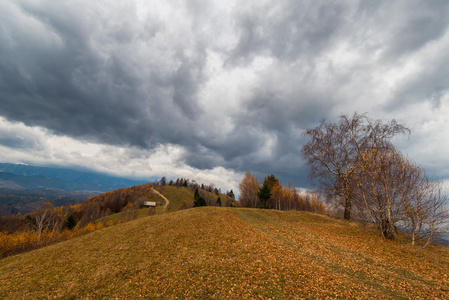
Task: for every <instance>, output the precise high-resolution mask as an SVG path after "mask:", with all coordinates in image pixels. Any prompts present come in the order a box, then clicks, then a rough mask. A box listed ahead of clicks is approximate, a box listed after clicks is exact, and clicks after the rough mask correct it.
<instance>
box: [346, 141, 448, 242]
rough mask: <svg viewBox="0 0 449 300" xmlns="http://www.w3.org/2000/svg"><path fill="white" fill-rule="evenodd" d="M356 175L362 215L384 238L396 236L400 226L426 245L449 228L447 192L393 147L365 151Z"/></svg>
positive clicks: (357, 201)
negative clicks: (448, 222)
mask: <svg viewBox="0 0 449 300" xmlns="http://www.w3.org/2000/svg"><path fill="white" fill-rule="evenodd" d="M354 179H355V180H354V182H355V184H354V186H353V187H352V190H353V192H354V200H355V201H356V204H357V206H358V212H359V215H360V216H362V217H364V218H365V219H368V220H371V221H372V222H373V223H374V224H375V225H376V226H377V228H378V229H379V230H380V232H381V233H382V235H383V236H384V237H385V238H394V237H395V235H396V232H397V229H398V226H400V227H401V228H403V229H405V230H406V231H407V232H408V233H410V235H411V239H412V244H413V245H414V244H415V241H416V240H417V239H426V243H425V245H424V247H425V246H426V245H427V244H428V243H429V241H430V240H431V239H432V238H434V237H436V236H437V235H438V233H442V232H444V231H446V230H447V225H446V224H447V223H446V222H447V220H449V211H448V207H447V205H448V204H449V203H448V194H447V192H445V191H444V190H443V189H442V187H441V184H440V183H435V182H433V181H431V180H429V179H428V178H427V176H426V175H425V173H424V171H423V169H422V168H420V167H419V166H418V165H416V164H414V163H412V162H411V161H410V160H409V159H407V158H406V157H404V156H403V155H402V154H401V152H400V151H398V150H396V149H395V148H394V147H383V148H377V147H375V148H372V149H369V150H367V151H365V152H363V153H362V155H361V157H360V159H359V161H358V164H357V171H356V172H355V173H354Z"/></svg>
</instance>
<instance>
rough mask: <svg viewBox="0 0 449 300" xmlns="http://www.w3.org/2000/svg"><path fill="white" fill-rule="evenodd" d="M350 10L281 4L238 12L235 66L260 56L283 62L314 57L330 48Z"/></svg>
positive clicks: (339, 5) (310, 3)
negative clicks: (274, 58)
mask: <svg viewBox="0 0 449 300" xmlns="http://www.w3.org/2000/svg"><path fill="white" fill-rule="evenodd" d="M347 9H348V7H347V6H346V5H345V4H343V3H337V2H333V3H328V2H322V3H320V2H316V1H300V2H298V1H281V2H276V4H273V3H270V4H266V5H258V6H256V8H255V7H251V8H247V9H243V10H242V8H241V7H238V8H236V10H238V13H237V16H236V26H237V29H236V31H237V32H239V41H238V44H237V45H236V47H235V48H234V49H233V50H232V52H231V56H230V60H229V61H231V62H233V63H241V62H247V61H251V60H252V59H253V58H254V56H256V55H269V56H274V57H276V58H278V59H280V60H287V61H291V60H295V59H297V58H298V57H306V58H309V59H310V58H312V57H313V56H314V55H318V54H319V53H321V52H323V51H325V50H326V49H327V48H328V47H330V46H331V45H332V43H333V41H334V40H335V39H336V37H337V36H338V33H339V29H341V28H342V26H343V25H344V23H345V22H346V21H345V13H346V11H347Z"/></svg>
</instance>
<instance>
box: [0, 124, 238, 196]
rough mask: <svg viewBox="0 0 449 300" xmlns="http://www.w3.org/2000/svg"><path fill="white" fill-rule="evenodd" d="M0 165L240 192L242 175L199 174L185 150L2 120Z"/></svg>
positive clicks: (219, 171)
mask: <svg viewBox="0 0 449 300" xmlns="http://www.w3.org/2000/svg"><path fill="white" fill-rule="evenodd" d="M0 151H1V155H0V161H1V162H8V163H23V164H29V165H36V166H63V167H72V168H84V169H88V170H91V171H93V172H101V173H106V174H110V175H115V176H120V177H128V178H134V179H144V180H145V179H149V178H154V177H156V178H160V177H162V176H165V177H167V178H172V179H176V178H181V177H182V178H187V179H190V180H196V181H197V182H199V183H204V184H211V183H212V184H214V185H215V186H216V187H217V188H221V189H222V191H223V192H226V190H231V189H233V190H234V191H236V190H237V189H238V183H239V181H240V179H241V177H242V174H238V173H236V172H234V171H232V170H227V169H225V168H223V167H216V168H213V169H211V170H198V169H195V168H192V167H190V166H188V165H186V164H185V163H184V162H183V161H182V156H183V154H184V149H183V148H182V147H181V146H178V145H160V146H158V147H156V148H155V149H153V150H145V149H139V148H136V147H120V146H112V145H107V144H100V143H92V142H86V141H81V140H76V139H73V138H70V137H67V136H59V135H55V134H53V133H51V132H50V131H48V130H46V129H44V128H41V127H37V126H26V125H24V124H23V123H20V122H15V123H13V122H9V121H8V120H6V119H4V118H2V117H0Z"/></svg>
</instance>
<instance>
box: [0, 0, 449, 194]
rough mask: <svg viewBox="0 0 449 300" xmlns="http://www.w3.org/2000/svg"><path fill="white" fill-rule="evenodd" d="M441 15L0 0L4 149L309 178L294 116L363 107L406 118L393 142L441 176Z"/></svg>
mask: <svg viewBox="0 0 449 300" xmlns="http://www.w3.org/2000/svg"><path fill="white" fill-rule="evenodd" d="M447 15H449V3H448V2H447V1H432V2H427V1H425V2H423V1H395V2H391V1H376V2H372V1H351V2H348V1H335V2H332V3H329V2H328V1H299V2H298V1H276V2H272V1H245V2H243V3H242V2H230V1H207V2H204V1H185V2H181V3H180V2H175V1H163V2H161V1H124V2H122V1H114V2H111V3H107V4H106V3H104V2H92V1H87V0H78V1H70V2H62V1H56V2H55V1H40V2H38V3H36V2H35V1H26V0H22V1H12V0H11V1H8V0H0V19H1V20H2V21H1V22H0V53H1V55H0V105H1V107H0V116H2V117H3V118H2V119H1V122H2V124H3V125H2V128H1V129H0V145H2V147H3V148H4V149H5V151H6V152H8V153H9V154H11V153H15V156H13V155H9V154H8V155H6V154H3V158H2V159H3V160H14V159H13V158H12V157H15V160H16V161H28V162H40V163H50V162H53V163H54V162H55V161H58V162H59V163H65V164H81V165H82V164H85V163H86V162H87V164H91V163H90V162H91V161H93V160H95V161H97V162H101V161H102V160H106V161H110V162H111V165H110V166H109V167H108V166H107V163H103V164H101V163H98V164H92V165H93V166H94V167H95V168H98V169H101V170H104V171H108V172H115V171H114V169H115V170H117V168H116V167H115V166H114V164H120V165H121V166H122V167H121V168H119V169H120V170H121V172H128V173H129V174H131V173H133V172H134V173H135V174H136V175H137V174H140V175H144V176H145V175H150V174H151V175H152V176H153V175H156V176H162V175H166V176H169V174H173V177H177V174H180V173H182V172H184V171H185V170H188V171H189V172H191V173H192V174H191V175H194V176H196V174H206V173H208V172H209V173H210V172H215V173H214V174H215V175H214V176H216V177H217V178H219V177H220V176H221V175H220V174H223V177H225V178H227V180H228V179H229V178H233V179H232V180H231V179H229V180H231V181H233V182H234V183H233V184H232V185H233V186H234V188H235V187H236V184H235V182H238V178H239V176H241V174H242V172H243V171H245V170H251V171H253V172H255V173H256V174H259V175H260V176H262V175H264V174H267V173H275V174H277V175H279V176H280V177H281V179H282V180H283V181H287V180H289V181H290V182H292V183H293V184H296V185H300V186H307V184H308V183H307V179H306V175H307V170H306V169H305V168H304V165H303V161H302V159H301V156H300V148H301V146H302V145H303V143H304V142H305V141H304V139H303V137H302V130H303V129H304V128H307V127H311V126H316V125H317V124H318V122H319V121H320V120H321V119H322V118H323V117H325V118H328V119H331V120H332V119H335V118H336V117H337V116H338V115H339V114H341V113H348V114H351V113H352V112H354V111H359V112H368V113H369V116H370V117H372V118H381V119H385V120H387V119H391V118H396V119H397V120H398V121H399V122H401V123H404V124H405V125H406V126H408V127H410V128H411V129H412V137H411V139H410V140H408V141H398V142H399V145H400V147H401V149H402V150H404V151H405V152H407V153H408V154H409V155H410V156H412V158H413V159H415V160H416V161H418V162H419V163H422V164H423V165H424V167H426V168H429V169H430V172H432V174H434V175H437V176H440V177H443V178H447V177H449V170H448V169H447V168H446V167H444V166H443V165H442V164H441V163H439V162H441V161H447V159H448V158H449V157H448V156H449V155H448V154H446V153H445V151H443V149H445V148H446V147H447V146H448V144H447V142H446V137H447V133H448V132H447V131H448V129H447V128H449V126H448V125H449V124H448V123H449V121H447V117H446V116H447V115H448V113H449V108H448V100H449V96H448V90H449V76H448V72H449V71H448V70H449V54H448V53H449V52H448V51H445V50H447V49H449V33H448V27H449V19H448V18H447ZM36 132H39V134H35V133H36ZM49 141H51V142H49ZM50 144H51V145H50ZM65 144H67V145H73V146H74V145H75V144H76V145H78V146H76V147H75V146H74V147H75V148H76V149H77V150H76V151H73V153H71V152H67V151H66V150H63V149H65V147H66V146H64V145H65ZM49 145H50V146H49ZM82 145H84V146H82ZM89 145H95V146H89ZM49 147H50V148H51V149H53V150H52V151H54V152H57V153H53V154H52V155H49V154H48V153H46V151H47V150H48V149H49ZM77 147H78V148H77ZM89 147H91V148H89ZM92 147H93V148H95V150H89V149H93V148H92ZM167 149H169V150H167ZM89 151H91V152H92V151H93V152H94V153H95V155H94V156H95V158H92V155H91V156H89V154H86V153H89ZM6 152H3V153H6ZM20 153H22V154H20ZM19 154H20V155H22V156H20V155H19ZM58 155H59V156H61V157H64V158H63V159H60V160H58V159H57V156H58ZM164 157H166V163H165V167H164V168H163V169H160V170H158V171H155V170H156V169H157V167H155V166H158V165H159V162H160V161H161V160H163V159H164ZM83 161H84V162H83ZM101 165H102V166H101ZM140 166H143V167H144V169H145V171H143V170H140V169H139V167H140ZM148 170H152V171H148ZM183 170H184V171H183ZM213 170H215V171H213ZM157 172H160V173H157ZM239 174H240V175H239ZM214 180H218V179H214ZM222 181H224V180H222Z"/></svg>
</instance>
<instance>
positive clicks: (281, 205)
mask: <svg viewBox="0 0 449 300" xmlns="http://www.w3.org/2000/svg"><path fill="white" fill-rule="evenodd" d="M239 187H240V196H239V202H240V204H241V206H243V207H251V208H267V209H277V210H301V211H309V212H314V213H321V214H324V213H325V211H326V209H325V206H324V204H323V203H322V202H321V201H320V200H319V195H318V194H314V193H299V192H298V189H297V188H295V187H294V186H293V185H291V184H289V183H287V184H286V185H285V186H283V185H282V184H281V182H280V181H279V179H278V178H276V176H275V175H273V174H271V175H267V176H266V177H265V179H264V180H263V182H260V181H259V180H258V179H257V178H256V177H255V176H254V175H253V174H251V172H250V171H246V172H245V175H244V177H243V180H242V181H241V182H240V185H239Z"/></svg>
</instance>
